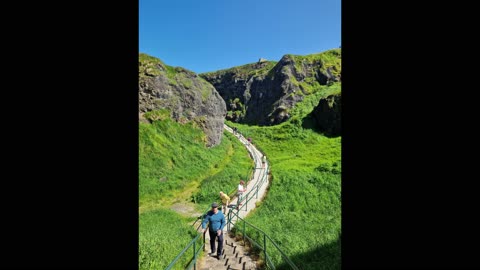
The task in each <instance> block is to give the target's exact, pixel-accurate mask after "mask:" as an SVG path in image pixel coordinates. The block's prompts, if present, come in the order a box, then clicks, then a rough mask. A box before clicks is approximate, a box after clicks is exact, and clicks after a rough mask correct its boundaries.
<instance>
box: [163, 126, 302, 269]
mask: <svg viewBox="0 0 480 270" xmlns="http://www.w3.org/2000/svg"><path fill="white" fill-rule="evenodd" d="M229 128H230V127H229ZM237 133H238V134H239V135H240V136H239V139H240V137H242V134H241V133H239V132H238V131H237ZM249 153H250V156H251V157H252V159H253V160H254V164H255V167H254V169H257V168H256V165H257V153H256V152H255V151H252V153H251V152H250V151H249ZM247 174H248V173H247ZM267 175H268V170H264V172H263V175H262V177H261V179H260V180H258V181H257V182H256V183H255V185H254V186H253V187H252V188H251V189H250V191H249V192H247V194H246V195H245V196H244V198H243V199H242V201H246V203H244V204H243V205H242V207H237V209H235V210H236V211H228V215H227V221H226V226H227V231H230V225H233V227H234V228H236V227H235V224H233V222H232V220H233V218H234V217H232V215H235V216H236V217H237V221H238V220H239V219H240V221H243V230H241V232H242V235H243V242H244V243H245V238H247V239H249V241H251V242H253V243H254V244H256V245H257V246H258V247H259V248H260V249H261V250H262V251H263V252H264V256H265V261H266V262H267V265H268V266H270V267H271V268H272V269H275V266H274V264H273V262H272V261H271V259H270V257H269V256H268V252H267V250H266V245H267V242H266V241H267V239H268V240H269V241H270V242H271V243H272V244H273V246H274V247H275V248H276V249H277V250H278V251H279V252H280V255H281V256H282V257H283V259H284V260H285V261H286V262H287V263H288V265H290V267H291V268H292V269H294V270H298V267H297V266H296V265H295V264H294V263H293V262H292V261H291V260H290V259H289V258H288V256H287V255H286V254H285V253H284V252H283V251H282V250H281V249H280V247H279V246H278V245H277V244H276V243H275V242H274V241H273V240H272V238H270V236H268V235H267V234H266V233H265V232H264V231H262V230H261V229H259V228H257V227H256V226H254V225H253V224H251V223H249V222H247V221H245V220H244V219H243V218H241V217H239V216H238V213H239V211H240V209H242V208H243V207H245V211H247V204H248V202H249V201H250V200H251V199H252V198H253V196H250V199H249V198H248V197H249V195H250V194H251V193H252V192H254V194H255V193H256V197H257V198H258V190H259V188H260V187H261V186H263V184H264V183H265V182H266V180H267V179H268V178H267ZM247 178H248V179H249V178H250V177H249V175H247ZM247 183H248V181H247ZM234 192H235V190H233V191H232V192H230V193H229V194H232V193H234ZM240 202H241V201H238V200H237V205H239V203H240ZM227 207H228V205H227ZM208 210H209V209H207V210H206V211H205V212H204V213H203V214H202V216H200V217H199V218H198V219H197V220H195V222H194V223H193V224H192V226H194V225H195V224H196V223H197V222H198V220H201V219H203V217H205V215H206V214H207V212H208ZM246 224H248V225H249V226H251V227H253V228H254V229H255V230H256V231H258V232H260V233H262V234H263V239H264V245H263V247H262V246H261V245H260V244H258V243H256V242H255V241H254V240H253V239H252V238H250V237H248V236H247V234H246V230H245V225H246ZM200 226H201V224H200V225H199V226H198V227H197V229H196V230H197V231H198V228H199V227H200ZM207 228H208V226H207ZM206 231H207V230H205V231H204V232H203V233H202V234H199V235H197V236H196V237H195V238H194V239H192V241H190V242H189V243H188V244H187V246H186V247H185V248H184V249H183V250H182V251H181V252H180V253H179V254H178V255H177V256H176V257H175V259H174V260H173V261H172V262H171V263H170V264H169V265H168V266H167V268H166V269H165V270H170V269H171V268H172V267H173V266H174V265H175V263H176V262H177V261H178V260H179V259H180V257H181V256H182V255H183V254H184V253H185V252H186V251H187V250H188V248H190V247H191V246H192V245H193V258H192V259H191V261H190V262H189V264H188V266H187V268H186V269H187V270H188V269H191V267H192V266H193V268H194V269H195V270H196V260H197V255H198V253H199V252H200V250H202V249H203V250H205V233H206ZM202 235H203V243H202V244H201V247H200V248H199V249H198V250H196V249H195V243H196V241H197V240H198V238H199V237H200V236H202Z"/></svg>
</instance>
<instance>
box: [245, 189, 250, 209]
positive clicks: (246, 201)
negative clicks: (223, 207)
mask: <svg viewBox="0 0 480 270" xmlns="http://www.w3.org/2000/svg"><path fill="white" fill-rule="evenodd" d="M248 193H250V192H248ZM248 193H247V196H246V198H245V212H248V209H247V208H248Z"/></svg>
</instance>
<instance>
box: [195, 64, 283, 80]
mask: <svg viewBox="0 0 480 270" xmlns="http://www.w3.org/2000/svg"><path fill="white" fill-rule="evenodd" d="M264 63H266V64H264V65H265V66H264V67H262V68H257V67H256V66H257V63H250V64H246V65H242V66H238V67H233V68H228V69H222V70H217V71H213V72H206V73H202V74H200V76H202V77H204V78H205V77H206V78H208V77H211V76H223V75H225V74H226V73H234V74H235V75H234V76H235V77H236V78H243V79H245V78H248V77H250V76H264V75H267V73H268V72H269V71H270V70H271V69H272V68H273V67H274V66H275V65H276V64H277V61H266V62H264Z"/></svg>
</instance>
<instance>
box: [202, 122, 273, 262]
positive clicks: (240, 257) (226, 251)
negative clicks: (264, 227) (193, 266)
mask: <svg viewBox="0 0 480 270" xmlns="http://www.w3.org/2000/svg"><path fill="white" fill-rule="evenodd" d="M224 128H225V130H227V131H229V132H231V133H233V130H232V129H231V128H230V127H228V126H226V125H225V126H224ZM236 137H237V138H238V139H239V140H240V141H241V142H242V143H243V144H244V145H245V147H246V148H247V150H248V151H249V152H250V154H251V155H252V157H253V156H255V161H256V164H255V167H256V169H255V171H254V173H253V178H252V179H250V180H249V181H248V183H247V192H248V191H250V189H251V188H252V187H254V186H255V185H256V184H257V183H258V182H260V180H261V179H262V176H263V175H264V174H265V172H267V171H268V161H267V163H266V164H265V168H262V161H261V157H262V153H261V152H260V151H258V149H257V148H256V147H255V146H254V145H252V144H250V143H248V141H247V140H246V139H245V137H243V136H241V135H236ZM268 184H269V182H268V178H267V182H266V183H264V184H263V185H262V186H261V187H260V188H259V189H258V197H257V196H255V198H254V199H251V200H250V201H249V202H248V203H247V210H245V208H242V209H241V210H240V211H239V212H238V216H240V217H241V218H244V217H245V216H246V215H247V214H248V213H249V212H250V211H252V210H253V209H255V208H256V206H257V205H256V202H258V201H261V200H262V199H263V197H264V195H265V193H266V190H267V187H268ZM237 199H238V198H234V199H233V200H232V201H231V204H234V205H236V204H237ZM244 203H245V202H244ZM228 211H237V210H233V209H229V210H228ZM225 218H227V216H225ZM235 221H236V218H233V220H232V223H235ZM223 235H224V243H223V251H222V256H221V259H220V260H218V259H217V258H216V257H212V256H210V255H209V254H208V252H210V235H209V234H208V233H206V234H205V256H203V257H202V258H201V259H200V260H199V261H198V265H197V269H201V270H216V269H227V270H228V269H232V270H233V269H242V270H247V269H252V270H253V269H257V265H256V261H255V260H254V259H253V258H252V256H250V254H249V253H248V248H247V247H245V246H244V244H243V241H235V238H234V237H232V236H230V235H229V233H228V232H227V226H225V228H224V229H223ZM216 244H217V245H218V243H216ZM213 255H216V254H213Z"/></svg>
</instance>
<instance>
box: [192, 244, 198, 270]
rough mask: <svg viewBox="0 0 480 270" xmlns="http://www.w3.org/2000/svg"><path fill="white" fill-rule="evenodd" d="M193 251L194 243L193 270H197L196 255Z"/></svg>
mask: <svg viewBox="0 0 480 270" xmlns="http://www.w3.org/2000/svg"><path fill="white" fill-rule="evenodd" d="M195 250H196V248H195V242H193V270H197V254H196V252H195Z"/></svg>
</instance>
